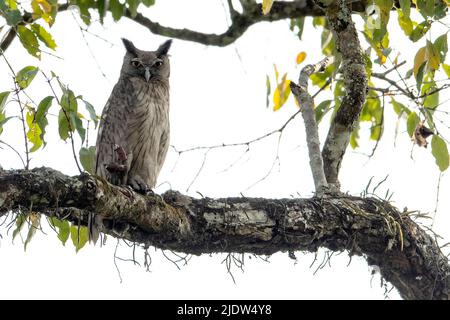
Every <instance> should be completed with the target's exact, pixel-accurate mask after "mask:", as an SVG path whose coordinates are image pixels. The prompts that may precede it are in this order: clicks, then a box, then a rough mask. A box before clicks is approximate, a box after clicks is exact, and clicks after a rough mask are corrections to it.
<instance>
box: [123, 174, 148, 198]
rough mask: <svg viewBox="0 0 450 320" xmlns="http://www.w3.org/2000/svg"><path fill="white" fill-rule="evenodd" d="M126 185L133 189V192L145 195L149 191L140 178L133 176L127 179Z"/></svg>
mask: <svg viewBox="0 0 450 320" xmlns="http://www.w3.org/2000/svg"><path fill="white" fill-rule="evenodd" d="M128 184H129V185H130V186H131V188H133V190H134V191H136V192H138V193H142V194H146V193H147V192H149V191H151V189H150V188H149V187H148V185H147V184H146V183H145V182H144V180H143V179H142V178H141V177H140V176H134V177H131V178H129V179H128Z"/></svg>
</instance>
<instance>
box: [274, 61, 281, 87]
mask: <svg viewBox="0 0 450 320" xmlns="http://www.w3.org/2000/svg"><path fill="white" fill-rule="evenodd" d="M273 69H274V70H275V80H276V81H277V83H278V77H279V76H280V73H279V72H278V69H277V65H276V64H274V65H273Z"/></svg>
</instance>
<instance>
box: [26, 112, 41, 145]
mask: <svg viewBox="0 0 450 320" xmlns="http://www.w3.org/2000/svg"><path fill="white" fill-rule="evenodd" d="M34 115H35V113H34V111H32V110H30V111H29V112H27V115H26V122H27V125H28V132H27V139H28V141H30V142H31V143H32V144H33V147H32V148H31V149H30V152H35V151H36V150H38V149H39V148H40V147H41V146H42V139H41V133H42V130H41V128H40V127H39V125H38V124H37V122H36V121H35V118H34Z"/></svg>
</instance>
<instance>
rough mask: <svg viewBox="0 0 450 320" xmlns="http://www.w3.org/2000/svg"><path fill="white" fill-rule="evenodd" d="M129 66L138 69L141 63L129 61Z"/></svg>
mask: <svg viewBox="0 0 450 320" xmlns="http://www.w3.org/2000/svg"><path fill="white" fill-rule="evenodd" d="M131 65H132V66H133V67H136V68H137V67H139V66H140V65H141V63H140V62H139V61H137V60H131Z"/></svg>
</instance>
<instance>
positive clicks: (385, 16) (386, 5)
mask: <svg viewBox="0 0 450 320" xmlns="http://www.w3.org/2000/svg"><path fill="white" fill-rule="evenodd" d="M374 2H375V5H377V6H378V8H379V9H380V16H379V22H380V28H377V29H375V30H374V31H373V40H374V41H375V42H380V41H382V39H383V38H384V36H385V35H386V33H387V29H386V26H387V25H388V23H389V17H390V14H391V9H392V7H393V5H394V1H393V0H375V1H374Z"/></svg>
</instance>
